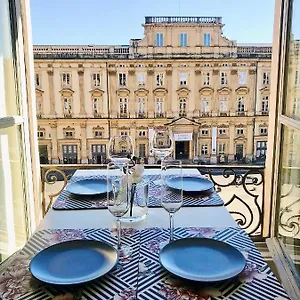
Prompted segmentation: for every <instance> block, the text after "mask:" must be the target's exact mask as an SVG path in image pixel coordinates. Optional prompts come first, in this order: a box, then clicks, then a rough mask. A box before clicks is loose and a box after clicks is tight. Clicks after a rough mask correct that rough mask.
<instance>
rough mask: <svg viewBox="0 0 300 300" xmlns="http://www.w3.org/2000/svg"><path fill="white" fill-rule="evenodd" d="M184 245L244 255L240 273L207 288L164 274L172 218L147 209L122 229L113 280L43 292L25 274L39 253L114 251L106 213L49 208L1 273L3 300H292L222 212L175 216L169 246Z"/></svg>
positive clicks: (88, 174)
mask: <svg viewBox="0 0 300 300" xmlns="http://www.w3.org/2000/svg"><path fill="white" fill-rule="evenodd" d="M159 172H160V170H159V169H145V173H144V176H157V175H159ZM105 174H106V173H105V170H77V171H76V172H75V173H74V175H73V176H72V178H71V179H70V182H72V181H73V182H74V181H78V180H82V179H84V178H96V177H99V176H100V177H101V176H105ZM183 174H184V176H199V175H200V173H199V172H198V170H197V169H196V168H186V169H183ZM158 188H159V186H155V185H154V186H153V189H158ZM63 192H65V191H63ZM212 197H213V196H212ZM58 199H59V198H58ZM198 200H199V199H198ZM58 201H62V200H58ZM82 201H85V200H82ZM203 201H205V199H204V200H203ZM214 203H215V204H214ZM187 238H206V239H211V240H217V241H220V242H224V243H226V244H229V245H230V246H232V247H234V248H235V249H237V250H238V251H239V252H240V253H242V255H243V257H244V259H245V267H244V269H243V271H242V272H241V273H239V274H238V275H236V276H234V277H233V278H229V279H227V280H222V281H210V282H206V283H205V282H199V281H193V280H187V279H184V278H182V277H180V276H176V275H174V274H173V273H171V272H169V271H168V270H166V268H163V267H162V265H161V262H160V252H161V250H162V249H163V248H164V247H165V246H166V245H168V243H169V217H168V213H167V212H166V211H165V210H164V209H163V208H162V207H157V206H154V207H149V208H148V213H147V217H146V218H145V219H144V220H142V221H139V222H126V223H122V247H121V249H119V260H118V263H117V264H116V266H115V267H114V268H113V269H112V270H111V271H110V272H108V273H107V274H105V275H104V276H102V277H100V278H97V279H95V280H93V281H91V282H86V283H82V284H75V285H59V284H58V285H55V284H48V283H44V282H42V281H39V280H38V279H36V278H34V277H33V276H32V274H31V272H30V270H29V264H30V261H31V260H32V258H33V257H34V256H35V255H36V254H37V253H39V252H40V251H42V250H43V249H46V248H47V247H49V246H51V245H55V244H59V243H62V242H66V241H73V240H81V241H85V240H95V241H103V242H106V243H108V244H110V245H112V246H114V247H115V246H116V244H117V232H116V222H115V218H114V217H113V216H112V215H111V214H110V212H109V211H108V209H106V208H103V207H93V208H89V209H86V207H84V206H83V208H82V209H80V208H78V207H75V208H74V209H72V208H71V207H69V208H68V209H64V208H63V209H55V208H53V207H52V208H51V209H50V210H49V211H48V213H47V214H46V216H45V217H44V219H43V220H42V221H41V222H40V224H39V226H38V227H37V229H36V230H35V232H34V233H33V234H32V236H31V238H30V239H29V240H28V242H27V243H26V244H25V246H24V247H23V248H22V249H21V250H20V251H18V252H16V253H15V254H14V255H13V256H12V257H11V258H10V259H8V260H7V261H6V262H5V263H4V264H3V265H2V266H1V268H0V273H1V275H0V299H3V300H4V299H22V300H29V299H31V300H35V299H37V300H38V299H57V300H63V299H111V300H123V299H124V300H125V299H129V300H134V299H149V300H150V299H151V300H156V299H172V300H179V299H184V300H189V299H190V300H194V299H199V300H203V299H205V300H214V299H220V300H221V299H233V300H252V299H253V300H259V299H261V300H268V299H270V300H274V299H275V300H280V299H290V298H289V297H288V295H287V294H286V292H285V290H284V289H283V287H282V285H281V284H280V282H279V281H278V279H277V278H276V276H275V275H274V273H273V272H272V270H271V269H270V267H269V266H268V264H267V262H266V261H265V260H264V258H263V256H262V255H261V253H260V252H259V251H258V249H257V248H256V246H255V244H254V243H253V241H252V240H251V238H250V237H249V235H248V234H247V233H246V232H245V231H244V230H243V229H242V228H240V227H239V225H238V224H237V223H236V222H235V220H234V219H233V218H232V216H231V214H230V213H229V212H228V210H227V208H226V207H225V206H224V205H220V203H218V204H216V202H212V205H201V203H200V202H199V205H194V206H193V205H192V206H190V205H186V206H183V207H182V208H181V209H180V210H179V211H178V212H176V214H175V231H174V239H175V240H180V239H187ZM187 255H188V254H187ZM199 259H200V258H199ZM202 259H203V257H202ZM74 265H76V261H73V262H72V263H71V264H70V266H69V268H70V272H72V268H74ZM211 268H214V266H213V262H212V264H211Z"/></svg>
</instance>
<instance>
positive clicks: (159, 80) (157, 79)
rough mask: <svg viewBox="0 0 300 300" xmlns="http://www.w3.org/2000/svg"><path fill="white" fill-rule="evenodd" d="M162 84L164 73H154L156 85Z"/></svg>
mask: <svg viewBox="0 0 300 300" xmlns="http://www.w3.org/2000/svg"><path fill="white" fill-rule="evenodd" d="M163 85H164V74H162V73H160V74H157V75H156V86H163Z"/></svg>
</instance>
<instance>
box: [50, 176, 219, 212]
mask: <svg viewBox="0 0 300 300" xmlns="http://www.w3.org/2000/svg"><path fill="white" fill-rule="evenodd" d="M145 177H146V179H147V180H149V200H148V207H161V205H160V189H159V185H157V184H156V183H157V181H158V180H159V178H160V176H159V175H147V176H145ZM193 177H196V176H193ZM199 177H201V175H199ZM83 179H105V176H91V177H86V176H84V177H80V176H76V177H72V178H71V179H70V183H71V182H76V181H80V180H83ZM170 196H172V191H171V190H170ZM222 205H224V202H223V200H222V199H221V197H220V196H219V195H218V194H217V193H216V191H215V190H212V191H211V192H210V193H208V194H202V195H201V196H191V195H186V194H184V195H183V206H222ZM106 207H107V202H106V193H105V194H103V195H99V196H90V197H87V196H84V197H82V196H77V195H74V194H71V193H69V192H68V191H66V190H65V189H64V190H63V191H62V192H61V194H60V195H59V197H58V198H57V199H56V201H55V202H54V204H53V209H57V210H72V209H104V208H106Z"/></svg>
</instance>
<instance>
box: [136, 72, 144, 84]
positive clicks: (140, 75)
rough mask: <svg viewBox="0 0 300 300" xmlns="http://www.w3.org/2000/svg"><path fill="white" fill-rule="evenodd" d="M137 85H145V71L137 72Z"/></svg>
mask: <svg viewBox="0 0 300 300" xmlns="http://www.w3.org/2000/svg"><path fill="white" fill-rule="evenodd" d="M137 81H138V86H145V73H138V74H137Z"/></svg>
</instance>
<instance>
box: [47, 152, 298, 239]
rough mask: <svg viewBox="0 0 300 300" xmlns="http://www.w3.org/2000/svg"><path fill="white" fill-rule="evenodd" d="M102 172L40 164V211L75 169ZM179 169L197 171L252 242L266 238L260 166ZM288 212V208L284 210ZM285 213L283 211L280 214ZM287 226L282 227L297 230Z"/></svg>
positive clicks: (194, 166)
mask: <svg viewBox="0 0 300 300" xmlns="http://www.w3.org/2000/svg"><path fill="white" fill-rule="evenodd" d="M218 159H219V162H220V163H226V159H227V157H226V156H224V157H223V156H222V157H221V156H219V157H218ZM145 167H146V168H160V166H159V165H145ZM100 168H102V169H105V168H106V165H104V164H101V165H99V164H87V165H77V164H76V165H41V184H42V209H43V214H44V215H45V214H46V212H47V211H48V210H49V208H50V207H51V205H52V203H53V201H54V200H55V199H56V197H57V196H58V195H59V194H60V193H61V192H62V190H63V189H64V188H65V186H66V185H67V183H68V180H69V179H70V178H71V176H72V175H73V174H74V172H75V171H76V170H77V169H100ZM183 168H197V169H198V170H199V171H200V172H201V174H203V175H205V176H206V177H207V178H209V179H210V180H211V181H212V182H213V183H214V185H215V190H216V191H217V193H219V195H220V196H221V198H222V199H223V200H224V204H225V206H226V207H227V209H228V211H229V212H230V214H231V215H232V217H233V218H234V219H235V220H236V222H237V223H238V224H239V225H240V226H241V227H242V228H243V229H245V230H246V231H247V232H248V233H249V234H250V235H251V236H252V238H253V239H257V240H259V239H261V238H265V237H268V235H269V232H266V231H264V228H263V224H264V222H265V218H266V217H268V216H266V215H264V211H265V210H264V205H265V203H264V194H263V193H264V166H249V165H241V166H238V165H237V166H230V165H223V164H222V165H201V166H200V165H183ZM287 210H288V208H287ZM284 214H285V211H284V210H283V212H282V215H284ZM290 220H291V222H290V223H285V224H287V225H285V228H287V229H289V230H291V229H294V230H298V229H299V227H298V228H295V225H293V222H292V220H293V219H290Z"/></svg>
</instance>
